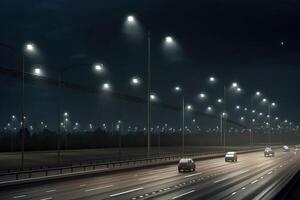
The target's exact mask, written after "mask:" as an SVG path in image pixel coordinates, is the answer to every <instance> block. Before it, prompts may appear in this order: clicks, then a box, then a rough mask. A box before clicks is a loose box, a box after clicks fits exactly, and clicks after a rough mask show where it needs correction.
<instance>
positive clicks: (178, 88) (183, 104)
mask: <svg viewBox="0 0 300 200" xmlns="http://www.w3.org/2000/svg"><path fill="white" fill-rule="evenodd" d="M174 90H175V92H177V93H179V92H180V93H181V98H182V105H181V106H182V130H181V132H182V135H181V137H182V149H181V153H182V155H183V154H184V146H185V143H184V136H185V128H184V126H185V109H184V107H185V101H184V93H183V90H182V89H181V87H180V86H175V87H174ZM189 109H191V106H190V105H189Z"/></svg>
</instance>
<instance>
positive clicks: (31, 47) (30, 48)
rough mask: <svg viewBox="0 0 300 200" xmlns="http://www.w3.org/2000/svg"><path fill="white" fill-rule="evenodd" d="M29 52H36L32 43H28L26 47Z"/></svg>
mask: <svg viewBox="0 0 300 200" xmlns="http://www.w3.org/2000/svg"><path fill="white" fill-rule="evenodd" d="M25 48H26V50H27V51H34V45H33V44H32V43H28V44H26V45H25Z"/></svg>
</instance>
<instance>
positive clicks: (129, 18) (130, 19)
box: [127, 15, 135, 23]
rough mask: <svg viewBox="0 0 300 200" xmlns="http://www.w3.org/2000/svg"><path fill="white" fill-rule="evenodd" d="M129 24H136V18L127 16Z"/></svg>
mask: <svg viewBox="0 0 300 200" xmlns="http://www.w3.org/2000/svg"><path fill="white" fill-rule="evenodd" d="M127 22H129V23H133V22H135V18H134V16H132V15H129V16H127Z"/></svg>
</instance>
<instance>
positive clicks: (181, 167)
mask: <svg viewBox="0 0 300 200" xmlns="http://www.w3.org/2000/svg"><path fill="white" fill-rule="evenodd" d="M195 170H196V165H195V162H194V161H193V160H192V159H191V158H182V159H180V161H179V163H178V172H181V171H183V172H184V171H195Z"/></svg>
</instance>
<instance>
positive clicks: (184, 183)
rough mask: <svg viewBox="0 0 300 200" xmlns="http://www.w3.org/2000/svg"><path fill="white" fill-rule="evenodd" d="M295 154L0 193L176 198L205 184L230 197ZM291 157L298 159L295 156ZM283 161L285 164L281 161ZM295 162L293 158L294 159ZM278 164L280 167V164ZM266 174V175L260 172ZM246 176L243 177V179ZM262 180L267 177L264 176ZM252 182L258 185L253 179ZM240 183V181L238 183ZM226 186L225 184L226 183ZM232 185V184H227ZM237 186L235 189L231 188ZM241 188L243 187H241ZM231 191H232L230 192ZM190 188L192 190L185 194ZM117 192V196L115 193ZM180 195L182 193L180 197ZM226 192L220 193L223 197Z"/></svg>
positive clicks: (206, 162)
mask: <svg viewBox="0 0 300 200" xmlns="http://www.w3.org/2000/svg"><path fill="white" fill-rule="evenodd" d="M287 155H288V156H287ZM290 157H295V155H294V154H292V153H283V152H280V151H278V152H276V157H274V158H265V157H263V153H262V152H256V153H248V154H242V155H239V158H238V162H237V163H225V162H224V158H217V159H210V160H202V161H198V162H196V165H197V171H196V172H194V173H178V171H177V166H176V165H167V166H158V167H154V168H148V169H139V170H132V171H128V172H120V173H114V174H109V175H99V176H95V177H88V178H79V179H74V180H65V181H62V182H58V183H48V184H47V183H45V184H41V185H40V186H26V187H23V188H15V189H10V190H6V191H1V192H0V197H1V199H2V198H3V199H24V200H25V199H39V200H41V199H43V198H50V197H51V198H52V199H64V200H67V199H149V198H153V199H155V198H160V199H172V198H174V197H177V198H176V199H181V198H183V199H184V198H190V197H193V196H197V195H199V193H201V195H202V196H203V195H209V192H212V191H209V190H207V189H206V191H202V190H204V189H205V188H207V187H213V188H216V190H215V191H214V192H215V194H216V191H218V192H217V193H218V194H219V193H220V194H221V193H222V191H223V192H224V191H227V190H228V188H233V189H232V191H231V190H230V194H231V195H232V196H239V195H240V192H237V191H238V188H239V189H240V190H245V191H246V190H247V191H248V186H247V187H244V186H245V185H246V184H245V181H248V180H250V179H249V178H247V177H249V176H255V175H257V174H260V173H262V174H267V175H269V176H271V175H273V173H274V174H275V172H274V171H271V170H270V167H272V166H274V165H278V168H282V169H286V168H288V167H289V166H290V165H291V163H292V162H289V161H287V160H288V159H290ZM295 160H298V159H296V158H295ZM285 162H287V163H285ZM294 162H295V161H294ZM280 165H281V167H280ZM264 176H266V175H264ZM245 179H246V180H245ZM265 180H268V179H267V178H266V179H265ZM253 181H254V183H253V185H258V184H257V183H256V182H259V181H256V182H255V180H252V182H253ZM241 183H243V184H244V186H243V185H240V184H241ZM226 185H227V186H226ZM231 185H232V186H231ZM234 186H236V187H237V186H238V188H234ZM242 188H244V189H242ZM233 190H234V191H233ZM190 191H193V192H191V193H189V192H190ZM116 194H117V195H116ZM182 194H184V195H183V196H180V195H182ZM226 195H228V192H227V193H226V194H225V193H224V194H223V197H224V196H226Z"/></svg>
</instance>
